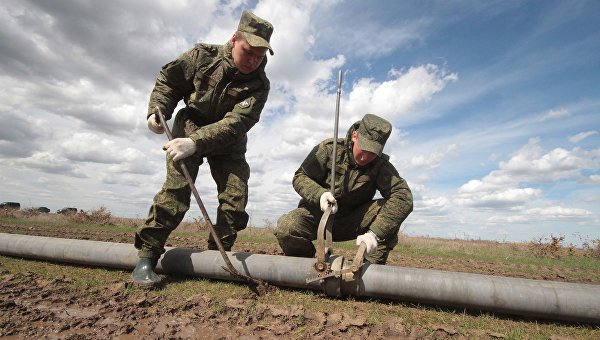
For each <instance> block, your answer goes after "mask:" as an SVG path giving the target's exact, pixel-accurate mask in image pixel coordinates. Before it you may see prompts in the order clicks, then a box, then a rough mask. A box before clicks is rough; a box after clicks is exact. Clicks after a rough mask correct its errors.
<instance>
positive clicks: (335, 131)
mask: <svg viewBox="0 0 600 340" xmlns="http://www.w3.org/2000/svg"><path fill="white" fill-rule="evenodd" d="M341 95H342V70H341V69H340V70H339V71H338V87H337V99H336V101H335V122H334V124H333V152H332V155H331V186H330V187H331V189H330V191H331V194H332V195H335V168H336V162H335V160H336V159H337V138H338V125H339V121H340V97H341Z"/></svg>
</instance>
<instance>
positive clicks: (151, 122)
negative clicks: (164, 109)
mask: <svg viewBox="0 0 600 340" xmlns="http://www.w3.org/2000/svg"><path fill="white" fill-rule="evenodd" d="M148 128H149V129H150V131H152V132H154V133H156V134H159V135H160V134H161V133H163V132H165V128H164V127H163V126H162V125H160V123H158V122H156V114H154V113H153V114H151V115H150V117H148Z"/></svg>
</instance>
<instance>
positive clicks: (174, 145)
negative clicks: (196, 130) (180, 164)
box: [163, 138, 196, 162]
mask: <svg viewBox="0 0 600 340" xmlns="http://www.w3.org/2000/svg"><path fill="white" fill-rule="evenodd" d="M163 150H165V151H166V152H167V154H169V155H170V156H171V157H173V162H177V161H178V160H180V159H184V158H186V157H188V156H191V155H193V154H194V153H195V152H196V143H194V141H193V140H192V139H191V138H175V139H173V140H171V141H169V142H168V143H167V144H165V145H164V146H163Z"/></svg>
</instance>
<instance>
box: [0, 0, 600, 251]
mask: <svg viewBox="0 0 600 340" xmlns="http://www.w3.org/2000/svg"><path fill="white" fill-rule="evenodd" d="M243 9H249V10H251V11H253V12H255V13H256V14H257V15H259V16H262V17H264V18H266V19H268V20H270V21H271V22H272V23H273V25H274V27H275V31H274V33H273V37H272V42H271V43H272V46H273V48H274V50H275V55H274V56H272V57H269V62H268V65H267V74H268V76H269V78H270V80H271V87H272V89H271V93H270V96H269V101H268V102H267V105H266V107H265V109H264V111H263V113H262V117H261V121H260V122H259V124H257V125H256V126H255V127H254V128H253V129H252V130H251V132H250V133H249V145H248V147H249V151H248V153H247V159H248V162H249V164H250V167H251V171H252V173H251V178H250V203H249V205H248V212H249V214H250V215H251V223H252V224H253V225H255V226H262V225H264V224H266V223H272V222H274V221H276V220H277V218H278V217H279V216H280V215H281V214H283V213H284V212H286V211H288V210H291V209H293V208H294V207H295V205H296V204H297V202H298V199H299V196H298V195H297V194H296V193H295V191H294V190H293V188H292V185H291V179H292V175H293V173H294V171H295V170H296V169H297V168H298V166H299V164H300V163H301V162H302V160H303V159H304V157H305V156H306V154H307V153H308V152H309V151H310V150H311V148H312V147H313V146H314V145H316V144H317V143H318V142H320V141H321V140H323V139H325V138H328V137H331V136H332V135H333V122H334V114H335V100H336V86H337V74H338V70H339V69H341V70H342V72H343V75H344V81H343V88H342V98H341V105H340V128H339V131H340V135H344V134H345V132H346V130H347V128H348V127H349V126H350V124H351V123H352V122H354V121H356V120H358V119H360V118H361V117H362V116H363V115H364V114H365V113H375V114H378V115H381V116H384V117H386V118H387V119H388V120H390V121H391V122H392V123H393V125H394V131H393V134H392V136H391V137H390V140H389V142H388V144H387V145H386V150H385V152H386V153H388V154H389V155H390V156H391V161H392V162H393V164H395V166H396V167H397V169H398V171H399V172H400V174H401V175H402V176H403V177H404V178H405V179H406V180H407V181H408V183H409V185H410V187H411V189H412V190H413V193H414V196H415V210H414V212H413V213H412V214H411V215H410V217H409V218H408V219H407V220H406V221H405V223H404V224H403V227H402V230H403V231H404V232H405V233H407V234H409V235H429V236H436V237H444V238H469V239H490V240H498V241H531V240H533V239H534V238H539V237H547V236H549V235H550V234H553V235H564V236H566V237H567V240H568V241H569V242H574V243H580V242H581V240H582V239H583V240H590V239H598V238H600V223H599V221H600V216H599V215H600V86H599V84H600V21H598V17H599V16H600V3H599V2H597V1H470V0H465V1H402V2H400V1H364V0H351V1H341V0H339V1H334V0H319V1H313V0H306V1H292V0H264V1H244V0H231V1H218V0H202V1H200V0H199V1H185V0H161V1H132V0H122V1H92V0H79V1H78V0H70V1H64V0H54V1H43V0H38V1H26V0H4V1H2V2H1V3H0V80H1V84H2V85H1V87H0V119H1V121H2V124H1V127H0V160H1V163H0V181H1V182H2V189H1V191H0V201H17V202H20V203H21V205H22V207H37V206H46V207H48V208H50V209H51V210H52V211H55V210H56V209H60V208H62V207H65V206H72V207H77V208H79V209H84V210H91V209H95V208H98V207H100V206H105V207H107V208H108V209H109V210H110V211H111V212H112V213H113V214H114V215H118V216H128V217H145V216H146V214H147V211H148V208H149V206H150V203H151V201H152V198H153V196H154V194H155V193H156V192H157V191H158V190H159V189H160V186H161V185H162V183H163V180H164V175H165V165H164V152H163V151H162V150H161V146H162V145H163V144H164V143H165V142H166V136H165V135H155V134H153V133H152V132H150V131H149V130H148V129H147V127H146V121H145V115H146V110H147V103H148V98H149V94H150V91H151V90H152V87H153V85H154V80H155V79H156V76H157V74H158V71H159V70H160V68H161V66H162V65H164V64H166V63H167V62H169V61H171V60H172V59H174V58H176V57H177V56H178V55H180V54H181V53H182V52H184V51H186V50H187V49H189V48H191V47H192V46H193V45H194V44H195V43H198V42H208V43H218V44H221V43H225V42H226V41H227V40H228V39H229V38H230V37H231V35H232V34H233V31H234V30H235V28H236V27H237V22H238V19H239V16H240V13H241V12H242V10H243ZM196 184H197V187H198V189H199V191H200V195H201V196H202V198H203V201H204V203H205V204H206V206H207V209H208V210H209V211H210V212H211V215H212V216H213V218H214V211H215V208H216V202H217V200H216V193H215V191H216V188H215V186H214V184H213V181H212V178H211V177H210V173H209V170H208V167H207V166H203V167H201V171H200V175H199V178H198V180H197V183H196ZM199 216H200V212H199V209H198V208H197V207H193V208H192V209H191V210H190V212H189V213H188V217H189V218H193V217H199Z"/></svg>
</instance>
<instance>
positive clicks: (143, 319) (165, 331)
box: [0, 223, 578, 339]
mask: <svg viewBox="0 0 600 340" xmlns="http://www.w3.org/2000/svg"><path fill="white" fill-rule="evenodd" d="M0 232H4V233H17V234H29V235H38V236H49V237H62V238H65V237H67V238H74V239H86V240H98V241H110V242H120V243H131V241H132V237H133V235H132V234H131V233H106V232H100V231H95V230H86V229H74V228H67V227H47V226H43V225H28V226H23V225H8V224H5V223H3V224H2V225H0ZM205 244H206V241H205V239H203V238H200V237H198V238H196V237H181V236H176V235H173V237H172V238H171V239H170V240H169V244H168V245H169V246H176V247H192V248H199V249H202V246H204V245H205ZM233 250H234V251H241V252H253V253H263V254H275V255H281V251H280V250H279V249H278V247H277V246H276V245H265V244H253V243H250V242H238V243H236V245H235V247H234V249H233ZM344 255H345V256H346V254H344ZM352 255H353V254H347V256H352ZM433 263H436V261H433V260H432V261H431V262H430V261H418V260H414V259H408V258H402V257H400V256H392V257H391V258H390V263H389V264H390V265H400V264H401V265H404V266H413V267H421V268H435V269H442V270H461V271H464V270H465V268H468V271H470V272H480V273H485V274H498V271H500V272H501V271H502V268H499V269H495V270H492V271H491V272H490V267H493V268H494V266H490V265H489V264H488V263H484V262H482V263H479V262H476V261H474V262H473V263H463V262H462V261H454V262H446V263H441V264H440V261H438V262H437V263H438V265H437V266H436V265H433ZM495 268H498V267H497V266H495ZM523 272H524V273H526V272H527V271H526V270H524V271H523ZM554 274H556V275H555V276H554V277H551V278H552V279H555V278H558V279H561V280H566V281H578V280H576V279H570V278H571V277H572V275H569V273H554ZM549 275H550V274H549ZM517 276H521V275H517ZM522 276H523V277H527V275H526V274H523V275H522ZM537 276H539V275H531V276H530V277H531V278H539V277H537ZM272 289H277V288H272ZM221 304H223V302H222V301H214V299H213V298H212V297H211V296H209V295H205V294H199V295H196V296H192V297H191V298H188V299H186V300H185V301H181V299H177V298H176V297H172V296H168V295H163V294H159V293H157V292H156V291H148V290H144V289H139V288H136V287H132V283H131V282H108V283H107V282H104V283H103V284H102V285H101V288H89V287H80V286H78V285H75V284H74V282H73V280H71V279H69V278H65V277H56V278H53V279H48V278H47V277H44V276H42V275H40V274H37V273H32V272H24V273H17V274H15V273H9V272H8V271H6V270H5V269H3V267H2V264H1V263H0V338H3V339H23V338H47V339H109V338H110V339H230V338H241V339H272V338H307V339H308V338H310V339H334V338H335V339H337V338H341V337H343V338H346V339H367V338H373V339H380V338H397V339H423V338H427V339H446V338H453V339H456V338H465V336H464V335H461V334H460V333H459V332H457V330H456V329H455V328H453V326H451V325H439V326H434V327H420V326H414V325H407V324H406V323H404V322H403V320H402V319H400V318H388V319H386V320H383V322H380V323H377V324H373V323H370V322H369V321H368V315H364V314H361V313H360V312H356V311H352V312H344V311H340V312H339V313H321V312H314V311H311V310H307V309H305V308H304V307H303V306H300V305H291V306H281V305H268V304H263V303H260V302H259V301H257V300H256V297H255V296H252V294H251V292H248V296H242V297H239V298H236V299H229V300H227V301H225V303H224V304H223V307H222V308H217V309H215V308H214V306H220V305H221ZM209 307H212V308H209ZM477 332H478V333H477V334H475V333H472V334H469V335H468V336H467V337H471V338H478V339H480V338H490V339H493V338H503V337H504V335H502V334H496V333H491V332H487V331H485V330H481V331H477Z"/></svg>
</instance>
